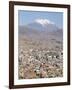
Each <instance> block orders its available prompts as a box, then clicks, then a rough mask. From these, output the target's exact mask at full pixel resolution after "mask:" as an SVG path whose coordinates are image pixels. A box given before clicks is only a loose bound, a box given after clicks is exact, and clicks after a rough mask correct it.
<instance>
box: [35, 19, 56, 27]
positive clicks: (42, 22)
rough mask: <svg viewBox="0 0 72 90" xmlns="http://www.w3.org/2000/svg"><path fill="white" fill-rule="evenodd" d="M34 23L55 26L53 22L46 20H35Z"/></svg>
mask: <svg viewBox="0 0 72 90" xmlns="http://www.w3.org/2000/svg"><path fill="white" fill-rule="evenodd" d="M35 22H37V23H39V24H41V25H43V26H45V25H47V24H55V23H54V22H52V21H50V20H48V19H36V20H35Z"/></svg>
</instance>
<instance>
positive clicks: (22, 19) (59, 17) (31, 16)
mask: <svg viewBox="0 0 72 90" xmlns="http://www.w3.org/2000/svg"><path fill="white" fill-rule="evenodd" d="M35 19H48V20H50V21H52V22H54V23H55V24H56V26H58V27H59V28H63V12H46V11H25V10H19V11H18V23H19V25H27V24H29V23H32V22H34V20H35Z"/></svg>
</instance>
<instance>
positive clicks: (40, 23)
mask: <svg viewBox="0 0 72 90" xmlns="http://www.w3.org/2000/svg"><path fill="white" fill-rule="evenodd" d="M27 26H28V27H29V28H32V29H35V30H39V31H47V32H52V31H57V30H58V29H59V28H58V27H57V26H56V25H55V23H54V22H52V21H50V20H48V19H36V20H34V22H32V23H30V24H28V25H27Z"/></svg>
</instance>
